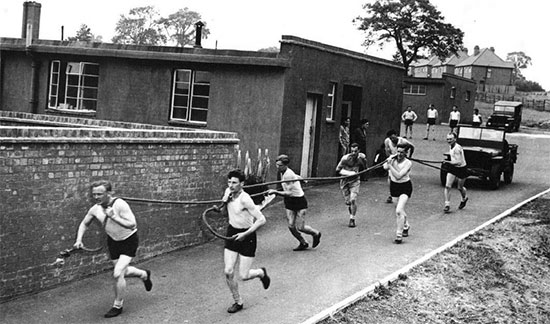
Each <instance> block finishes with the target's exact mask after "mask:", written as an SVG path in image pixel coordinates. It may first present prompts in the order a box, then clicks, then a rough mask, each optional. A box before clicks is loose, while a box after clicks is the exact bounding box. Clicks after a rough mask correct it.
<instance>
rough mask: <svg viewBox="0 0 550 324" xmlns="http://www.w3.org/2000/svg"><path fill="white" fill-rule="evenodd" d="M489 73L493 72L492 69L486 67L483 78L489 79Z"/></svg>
mask: <svg viewBox="0 0 550 324" xmlns="http://www.w3.org/2000/svg"><path fill="white" fill-rule="evenodd" d="M491 74H493V70H491V69H489V68H488V69H487V74H486V75H485V78H486V79H490V78H491Z"/></svg>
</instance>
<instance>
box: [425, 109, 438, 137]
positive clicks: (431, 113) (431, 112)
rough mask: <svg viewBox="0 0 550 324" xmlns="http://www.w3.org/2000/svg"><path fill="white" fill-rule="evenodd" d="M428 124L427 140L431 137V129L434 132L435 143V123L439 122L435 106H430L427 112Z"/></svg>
mask: <svg viewBox="0 0 550 324" xmlns="http://www.w3.org/2000/svg"><path fill="white" fill-rule="evenodd" d="M427 117H428V122H427V123H426V137H424V139H425V140H427V139H429V137H430V129H431V130H432V136H433V140H434V141H435V135H434V133H435V122H436V120H437V109H435V107H434V105H433V104H430V107H428V111H427Z"/></svg>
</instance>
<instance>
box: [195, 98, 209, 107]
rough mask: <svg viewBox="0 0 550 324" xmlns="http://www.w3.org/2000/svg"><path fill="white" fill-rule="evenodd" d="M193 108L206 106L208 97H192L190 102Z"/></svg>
mask: <svg viewBox="0 0 550 324" xmlns="http://www.w3.org/2000/svg"><path fill="white" fill-rule="evenodd" d="M191 107H193V108H208V98H205V97H193V102H192V104H191Z"/></svg>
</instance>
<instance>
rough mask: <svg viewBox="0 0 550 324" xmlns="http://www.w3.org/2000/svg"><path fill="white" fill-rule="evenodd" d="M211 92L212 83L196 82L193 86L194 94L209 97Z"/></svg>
mask: <svg viewBox="0 0 550 324" xmlns="http://www.w3.org/2000/svg"><path fill="white" fill-rule="evenodd" d="M209 93H210V85H199V84H195V85H194V86H193V94H194V95H197V96H205V97H208V94H209Z"/></svg>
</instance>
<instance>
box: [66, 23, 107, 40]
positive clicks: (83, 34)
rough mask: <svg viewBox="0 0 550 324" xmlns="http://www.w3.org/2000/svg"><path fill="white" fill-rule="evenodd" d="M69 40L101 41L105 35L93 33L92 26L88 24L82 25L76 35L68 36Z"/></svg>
mask: <svg viewBox="0 0 550 324" xmlns="http://www.w3.org/2000/svg"><path fill="white" fill-rule="evenodd" d="M67 40H69V41H73V42H74V41H81V42H101V41H102V40H103V37H101V36H96V35H94V34H92V32H91V29H90V27H88V26H87V25H86V24H82V25H80V29H79V30H77V31H76V36H74V37H67Z"/></svg>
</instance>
